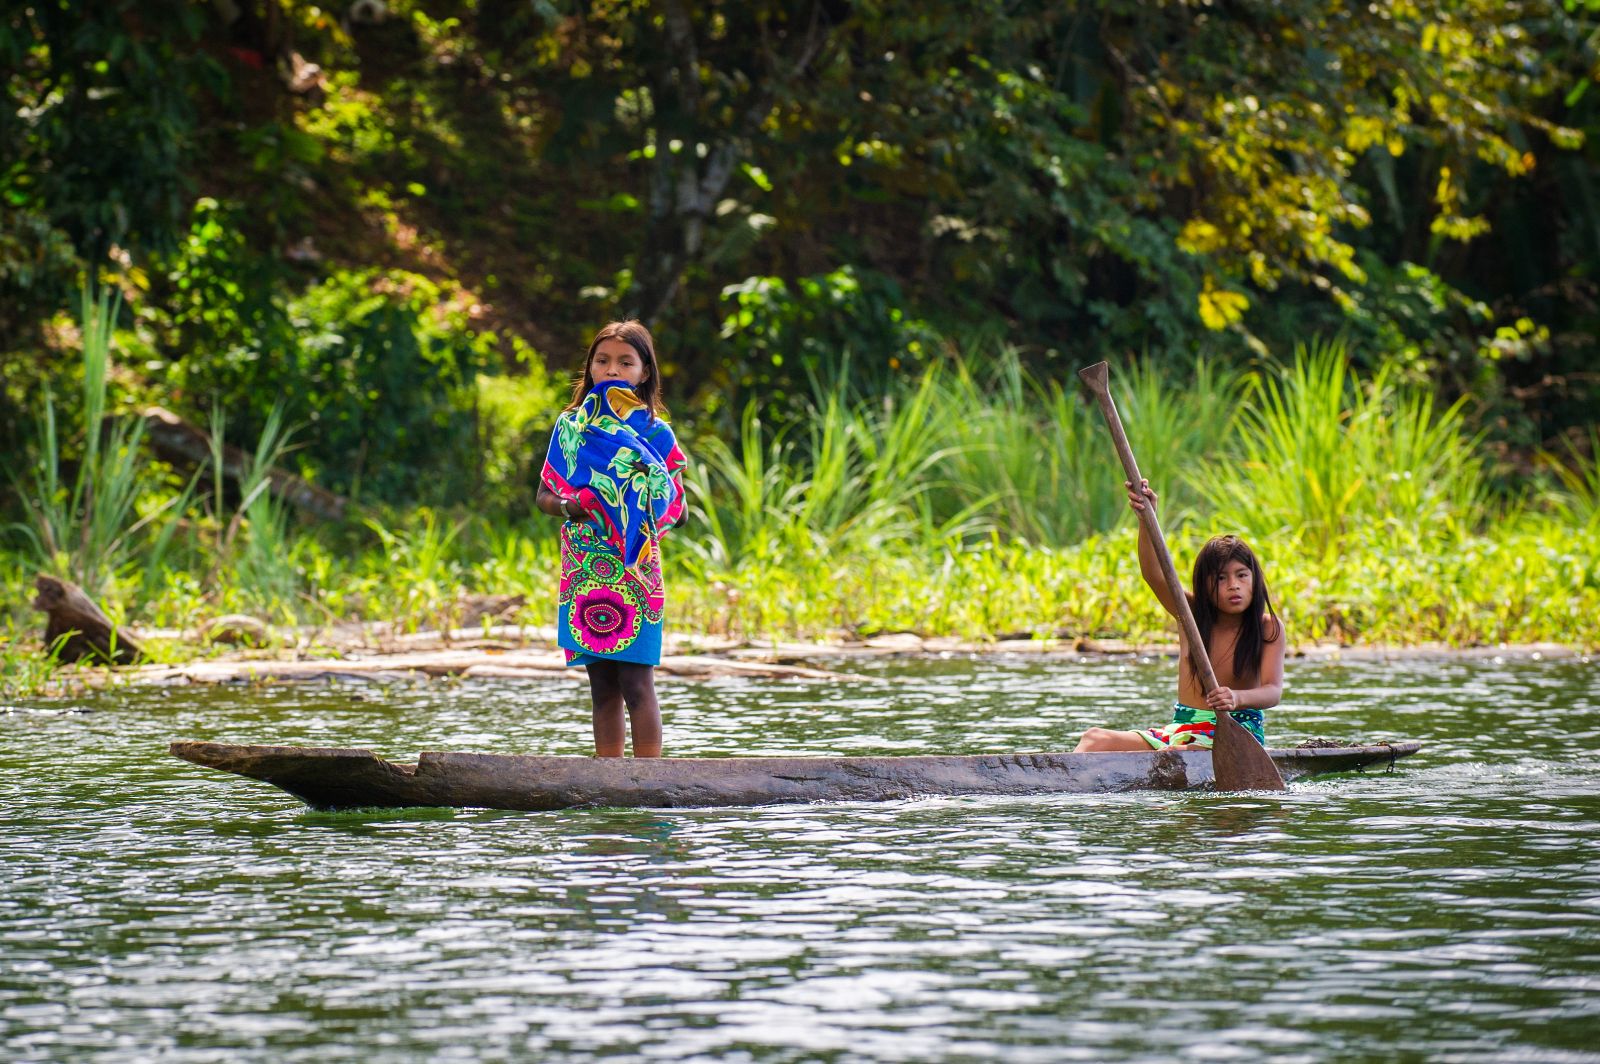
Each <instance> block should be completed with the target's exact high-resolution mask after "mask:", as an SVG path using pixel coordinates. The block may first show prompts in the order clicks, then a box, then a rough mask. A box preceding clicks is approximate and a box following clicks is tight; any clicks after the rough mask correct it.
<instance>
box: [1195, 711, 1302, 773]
mask: <svg viewBox="0 0 1600 1064" xmlns="http://www.w3.org/2000/svg"><path fill="white" fill-rule="evenodd" d="M1211 774H1212V775H1213V776H1214V777H1215V778H1216V786H1217V790H1219V791H1281V790H1285V789H1286V788H1285V787H1284V785H1283V776H1282V775H1280V774H1279V773H1278V766H1277V765H1274V764H1273V763H1272V755H1271V754H1268V753H1267V749H1266V747H1264V746H1262V745H1261V744H1260V743H1258V742H1256V739H1255V736H1253V735H1251V734H1250V733H1249V732H1247V731H1245V730H1244V726H1243V725H1241V724H1240V723H1239V722H1238V721H1236V720H1234V719H1233V715H1232V714H1231V713H1218V714H1217V725H1216V728H1215V729H1214V731H1213V734H1212V738H1211Z"/></svg>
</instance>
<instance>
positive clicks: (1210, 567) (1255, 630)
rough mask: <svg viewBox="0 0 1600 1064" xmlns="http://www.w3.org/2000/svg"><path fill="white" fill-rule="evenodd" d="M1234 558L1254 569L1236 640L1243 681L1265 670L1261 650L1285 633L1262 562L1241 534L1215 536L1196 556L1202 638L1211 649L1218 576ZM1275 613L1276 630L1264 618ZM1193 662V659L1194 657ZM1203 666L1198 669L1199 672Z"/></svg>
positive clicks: (1236, 658) (1235, 655) (1236, 671)
mask: <svg viewBox="0 0 1600 1064" xmlns="http://www.w3.org/2000/svg"><path fill="white" fill-rule="evenodd" d="M1230 562H1243V563H1244V566H1245V568H1247V569H1249V570H1250V605H1249V606H1247V607H1245V611H1244V619H1243V621H1242V623H1241V624H1240V626H1239V639H1238V642H1236V643H1234V644H1233V675H1234V678H1235V679H1236V680H1238V681H1239V682H1241V683H1243V682H1244V680H1245V679H1246V677H1254V676H1256V675H1257V674H1259V673H1260V671H1261V651H1262V648H1264V647H1265V646H1266V645H1267V644H1268V643H1276V642H1277V641H1278V639H1279V637H1280V636H1281V635H1282V634H1283V623H1282V622H1281V621H1279V620H1278V612H1277V611H1276V610H1274V609H1273V608H1272V596H1270V595H1268V594H1267V578H1266V577H1265V576H1264V575H1262V572H1261V563H1260V562H1258V561H1256V555H1255V552H1254V551H1252V550H1251V549H1250V548H1249V547H1248V546H1247V545H1246V544H1245V541H1244V540H1242V539H1240V538H1239V537H1238V536H1213V537H1212V538H1211V539H1210V540H1208V541H1207V542H1206V545H1205V546H1204V547H1201V548H1200V553H1199V554H1198V555H1197V556H1196V557H1195V560H1194V580H1193V587H1194V623H1195V627H1196V628H1199V629H1200V642H1201V643H1203V644H1204V645H1205V647H1206V652H1207V653H1210V648H1211V630H1212V629H1213V628H1214V627H1216V623H1217V612H1218V611H1217V606H1216V603H1215V602H1213V601H1212V598H1211V596H1212V593H1213V591H1214V589H1215V588H1216V584H1217V576H1218V575H1219V574H1220V573H1221V572H1222V570H1223V567H1224V566H1226V565H1228V564H1229V563H1230ZM1264 614H1265V615H1270V616H1271V617H1272V630H1271V631H1270V632H1269V631H1267V626H1266V624H1265V622H1264V621H1263V620H1262V616H1263V615H1264ZM1191 664H1193V661H1192V660H1191ZM1199 673H1200V670H1199V669H1198V668H1196V669H1195V675H1199Z"/></svg>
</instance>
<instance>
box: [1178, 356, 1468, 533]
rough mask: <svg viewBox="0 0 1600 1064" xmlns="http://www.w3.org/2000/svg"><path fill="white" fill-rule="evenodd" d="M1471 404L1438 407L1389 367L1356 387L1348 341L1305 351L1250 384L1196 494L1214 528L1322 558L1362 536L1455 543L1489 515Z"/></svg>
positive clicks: (1196, 484)
mask: <svg viewBox="0 0 1600 1064" xmlns="http://www.w3.org/2000/svg"><path fill="white" fill-rule="evenodd" d="M1464 406H1465V400H1458V401H1457V402H1455V403H1454V404H1452V405H1451V406H1449V407H1447V408H1445V409H1443V410H1441V409H1438V407H1437V406H1436V404H1435V400H1434V397H1433V396H1432V394H1430V393H1427V392H1423V391H1419V390H1415V389H1410V388H1406V387H1403V386H1401V385H1400V384H1399V383H1398V382H1397V380H1396V378H1395V375H1394V374H1393V373H1391V372H1390V371H1389V369H1388V368H1383V369H1380V370H1379V371H1378V372H1377V373H1376V374H1375V375H1374V376H1373V377H1372V378H1371V379H1369V380H1366V381H1362V380H1360V379H1359V378H1358V377H1357V376H1356V374H1355V371H1354V369H1353V368H1352V366H1351V363H1350V358H1349V355H1348V353H1347V352H1346V350H1345V348H1344V346H1343V345H1342V344H1341V343H1338V342H1333V343H1321V344H1315V345H1312V346H1311V347H1301V348H1298V349H1297V350H1296V351H1295V355H1294V360H1293V361H1292V362H1291V363H1289V364H1288V365H1286V366H1284V367H1283V368H1282V369H1279V370H1273V369H1268V370H1263V371H1261V372H1259V373H1256V374H1254V375H1252V376H1251V377H1250V378H1249V379H1248V381H1247V382H1246V386H1245V394H1244V397H1243V401H1242V403H1241V405H1240V408H1239V415H1238V418H1237V420H1236V423H1235V425H1234V432H1233V434H1232V438H1231V439H1230V440H1229V441H1228V443H1227V445H1226V446H1225V447H1224V449H1223V453H1222V454H1219V455H1218V456H1217V457H1216V458H1215V459H1213V460H1212V461H1211V462H1209V463H1207V464H1206V465H1205V467H1204V469H1203V471H1202V472H1201V474H1200V477H1199V479H1198V480H1196V481H1195V486H1196V487H1197V488H1200V489H1203V490H1204V491H1205V492H1206V493H1207V494H1208V495H1209V496H1210V497H1211V498H1213V499H1214V500H1215V513H1214V516H1213V517H1212V519H1213V520H1216V519H1220V520H1221V521H1222V522H1224V523H1226V524H1227V525H1230V526H1233V527H1235V528H1237V529H1239V530H1242V531H1244V532H1246V533H1248V534H1250V535H1252V536H1254V537H1257V538H1259V539H1270V538H1284V537H1288V538H1292V539H1293V541H1294V542H1295V543H1296V544H1297V547H1298V549H1300V550H1306V551H1311V552H1313V553H1315V554H1316V555H1318V556H1320V557H1329V556H1331V555H1332V554H1334V553H1336V552H1337V551H1339V550H1341V549H1343V548H1345V547H1346V546H1347V545H1348V543H1349V541H1350V539H1351V537H1353V536H1354V535H1356V534H1357V533H1358V532H1359V533H1361V534H1363V535H1379V536H1387V537H1394V536H1397V535H1398V534H1399V533H1400V532H1402V531H1403V530H1406V529H1415V530H1417V531H1419V532H1421V533H1423V534H1424V535H1425V536H1426V538H1428V539H1429V540H1430V541H1433V540H1436V539H1438V538H1440V537H1444V538H1449V537H1451V536H1455V535H1459V534H1460V533H1461V532H1462V531H1464V530H1466V529H1467V528H1469V527H1474V526H1478V525H1481V523H1482V522H1483V521H1484V520H1485V519H1486V517H1487V515H1488V514H1489V512H1490V507H1489V506H1488V502H1489V500H1488V492H1487V483H1486V479H1485V476H1484V461H1483V458H1482V455H1481V451H1480V445H1481V442H1482V440H1481V435H1480V434H1475V433H1472V432H1470V431H1469V430H1468V428H1467V425H1466V419H1465V416H1464Z"/></svg>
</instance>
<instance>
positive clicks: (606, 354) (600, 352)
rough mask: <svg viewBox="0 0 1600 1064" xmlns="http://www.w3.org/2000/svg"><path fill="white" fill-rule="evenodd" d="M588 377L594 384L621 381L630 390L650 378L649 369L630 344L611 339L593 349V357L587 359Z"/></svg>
mask: <svg viewBox="0 0 1600 1064" xmlns="http://www.w3.org/2000/svg"><path fill="white" fill-rule="evenodd" d="M589 376H590V377H592V378H593V379H594V382H595V383H596V384H604V383H605V382H607V381H622V382H624V383H625V384H627V385H628V387H630V388H637V387H638V386H639V385H641V384H643V383H644V381H645V378H646V377H648V376H650V368H649V367H648V366H646V365H645V363H644V359H642V358H640V357H639V352H637V351H635V350H634V349H633V345H632V344H630V343H628V341H626V340H619V339H617V338H616V337H612V338H610V339H606V340H601V341H600V346H598V347H596V348H595V349H594V357H592V358H591V359H589Z"/></svg>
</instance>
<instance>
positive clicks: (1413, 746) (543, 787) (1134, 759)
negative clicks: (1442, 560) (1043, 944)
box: [170, 742, 1422, 810]
mask: <svg viewBox="0 0 1600 1064" xmlns="http://www.w3.org/2000/svg"><path fill="white" fill-rule="evenodd" d="M1421 746H1422V744H1421V743H1416V742H1403V743H1387V744H1384V745H1381V746H1355V747H1328V748H1321V749H1286V750H1272V751H1270V753H1271V755H1272V759H1273V761H1274V763H1275V764H1276V765H1277V766H1278V770H1279V771H1280V772H1281V773H1282V774H1283V778H1284V779H1285V780H1292V779H1299V778H1304V777H1306V776H1311V775H1317V774H1321V773H1327V772H1348V771H1351V770H1353V769H1360V768H1365V767H1368V766H1382V767H1386V766H1388V765H1390V764H1392V763H1393V762H1394V761H1395V760H1397V759H1399V758H1402V757H1407V756H1409V755H1411V754H1414V753H1416V752H1417V750H1419V749H1420V748H1421ZM170 749H171V753H172V754H173V755H174V756H175V757H180V758H182V759H184V760H185V761H191V762H193V763H194V764H197V765H204V766H206V767H207V768H214V769H219V770H221V771H223V772H232V773H235V774H237V775H240V776H247V777H249V778H250V779H257V780H262V781H264V782H267V783H270V784H272V785H273V786H275V787H279V788H281V789H283V790H285V791H288V792H289V793H290V794H292V795H294V796H295V797H297V798H299V799H300V800H302V801H304V802H305V803H306V804H307V805H309V806H311V807H313V808H316V809H360V808H379V809H384V808H391V809H392V808H404V807H408V806H455V807H458V808H482V809H524V810H545V809H567V808H572V807H575V806H605V807H624V808H626V807H632V808H653V809H671V808H696V807H710V806H755V805H774V804H780V803H788V802H822V801H828V802H878V801H892V800H895V799H905V798H923V797H930V796H935V795H960V794H1087V793H1106V792H1113V791H1133V790H1165V791H1181V790H1198V789H1202V788H1205V787H1208V786H1210V785H1211V784H1212V782H1213V780H1212V775H1211V754H1210V752H1209V751H1204V750H1184V751H1179V750H1164V751H1161V752H1159V753H1157V752H1151V753H1095V754H1056V753H1039V754H974V755H923V756H913V757H703V758H702V757H662V758H603V759H602V758H592V757H541V756H530V755H520V754H474V753H433V752H425V753H423V754H421V755H420V756H419V757H418V759H417V763H416V764H414V765H408V764H394V763H392V762H389V761H385V760H383V759H382V758H380V757H378V756H377V755H376V754H374V753H373V752H372V751H370V750H342V749H334V748H324V747H300V746H236V745H232V744H228V743H202V742H176V743H173V744H172V746H171V748H170Z"/></svg>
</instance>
